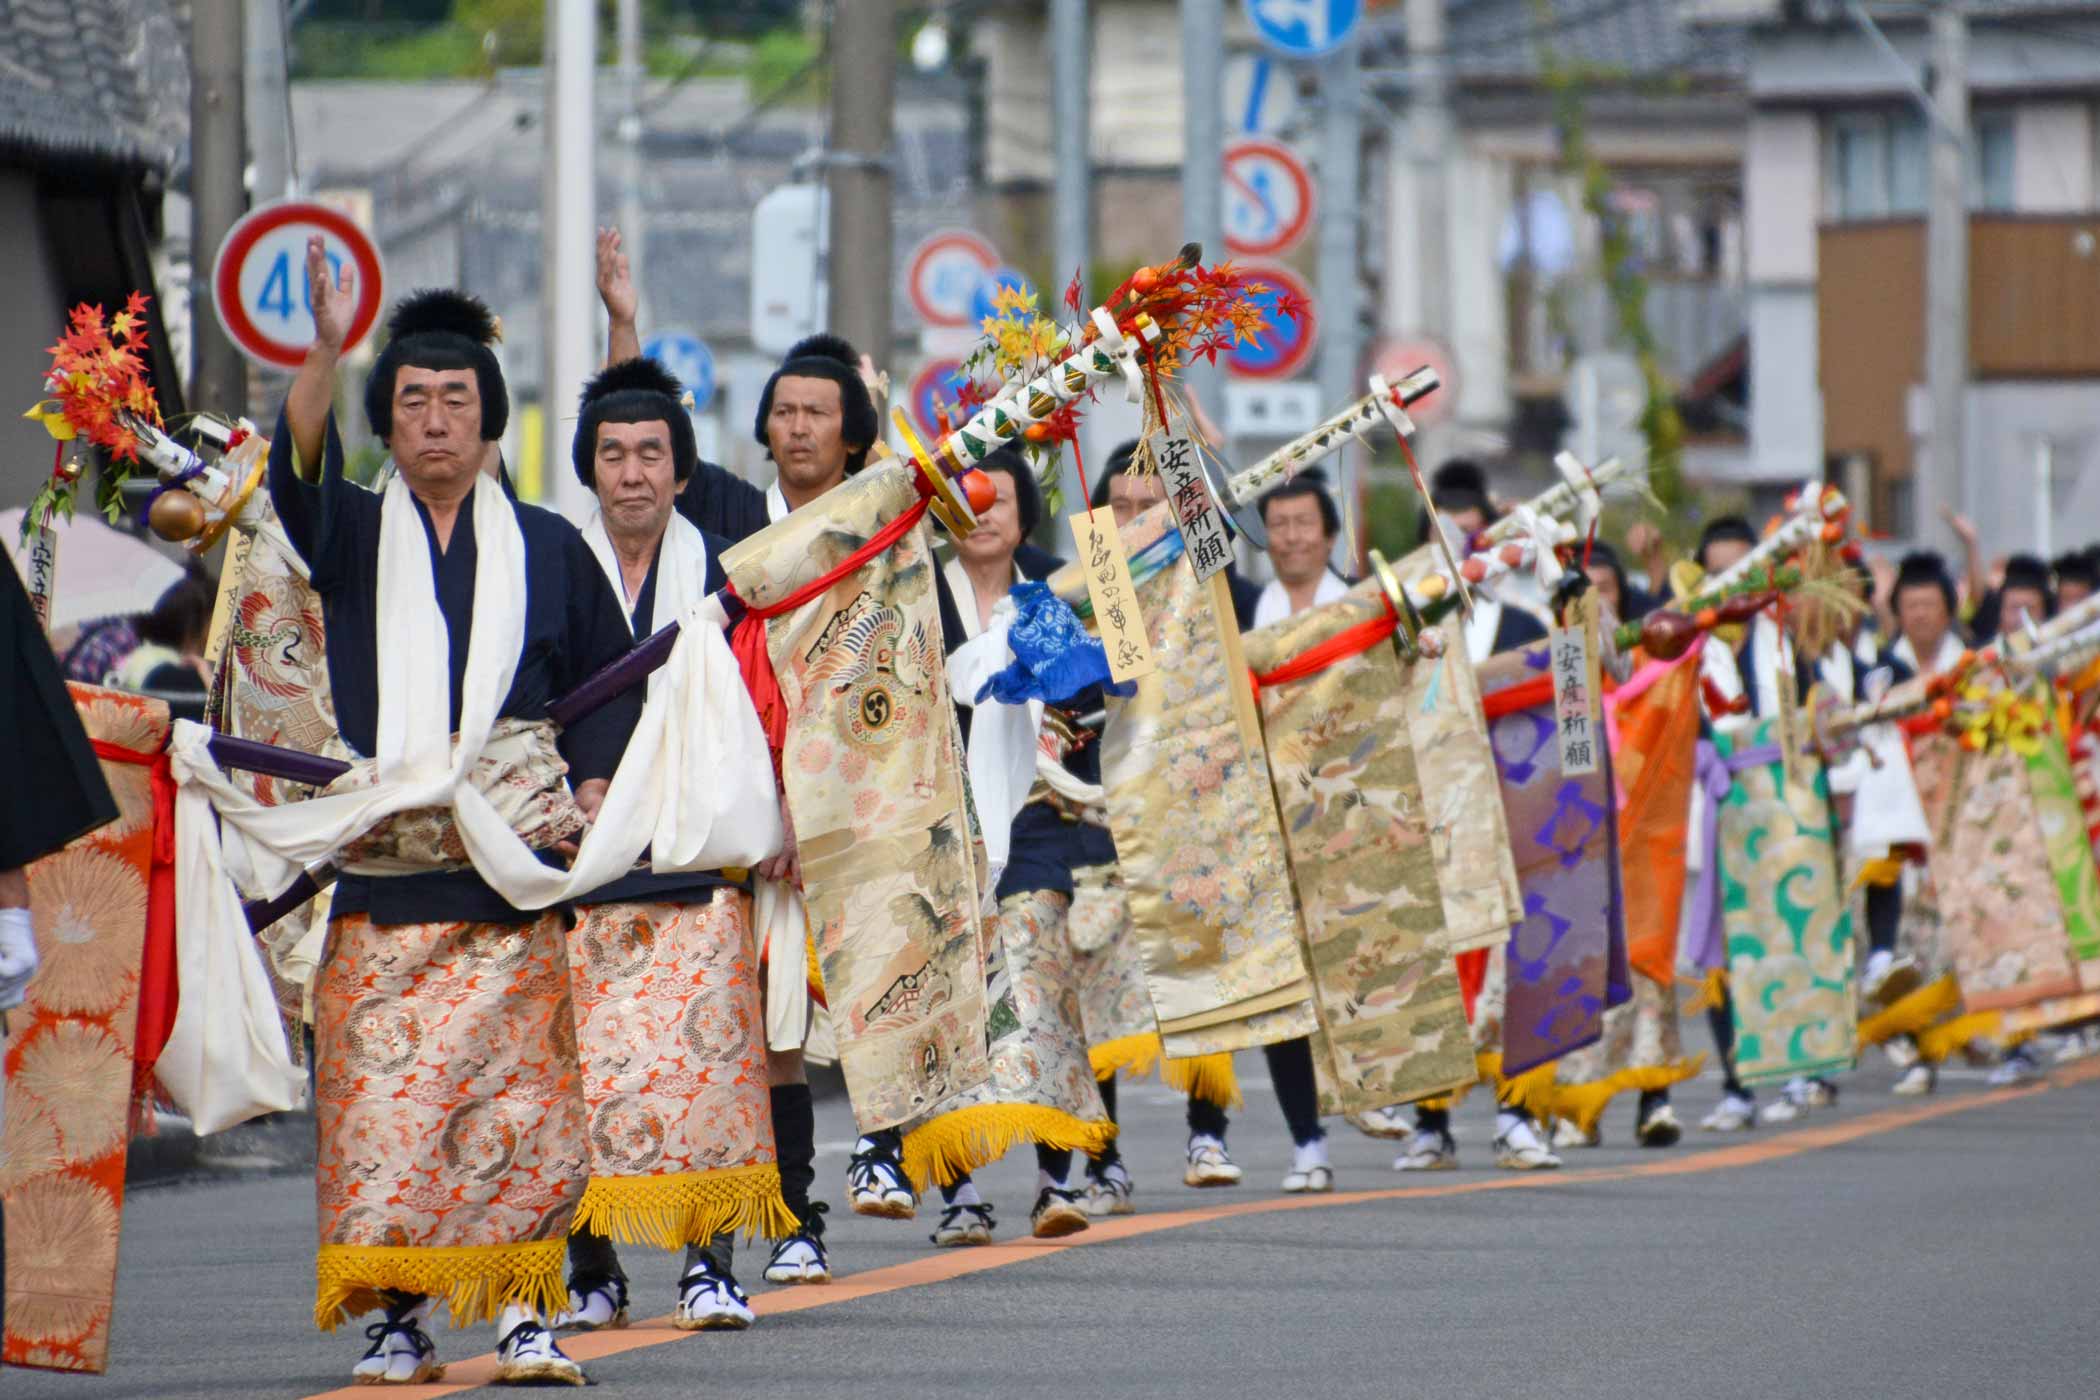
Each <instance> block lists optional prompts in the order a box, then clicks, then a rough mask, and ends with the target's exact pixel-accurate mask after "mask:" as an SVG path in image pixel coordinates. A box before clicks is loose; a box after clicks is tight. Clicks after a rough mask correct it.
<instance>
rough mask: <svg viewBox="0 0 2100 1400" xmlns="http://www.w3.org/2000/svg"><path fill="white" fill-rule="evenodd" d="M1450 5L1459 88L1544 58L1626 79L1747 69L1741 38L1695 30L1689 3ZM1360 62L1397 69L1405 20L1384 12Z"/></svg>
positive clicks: (1488, 1)
mask: <svg viewBox="0 0 2100 1400" xmlns="http://www.w3.org/2000/svg"><path fill="white" fill-rule="evenodd" d="M1546 8H1547V9H1549V10H1550V12H1551V16H1552V17H1551V18H1550V19H1547V18H1545V17H1543V16H1541V14H1540V13H1539V5H1538V3H1537V0H1453V3H1451V5H1450V6H1449V9H1448V11H1447V17H1446V24H1447V26H1448V34H1447V36H1446V40H1445V42H1446V46H1447V49H1448V52H1449V54H1450V57H1451V68H1452V73H1453V76H1454V77H1455V78H1456V79H1457V80H1458V81H1459V82H1460V83H1492V82H1506V81H1521V80H1525V79H1530V78H1535V77H1537V76H1538V73H1539V69H1540V66H1541V61H1542V60H1543V58H1544V57H1545V56H1546V54H1547V53H1548V52H1550V53H1551V54H1553V55H1554V56H1555V57H1557V58H1558V59H1560V60H1561V61H1562V62H1564V63H1570V64H1579V65H1582V66H1584V67H1587V68H1591V69H1594V70H1599V71H1600V72H1602V73H1605V74H1612V73H1618V74H1624V75H1625V76H1627V77H1662V76H1671V77H1678V78H1684V79H1689V80H1694V81H1698V80H1706V81H1716V80H1719V81H1734V80H1739V79H1740V78H1741V76H1742V75H1743V73H1744V72H1745V71H1746V70H1747V68H1748V50H1747V45H1746V43H1745V41H1744V38H1743V36H1742V35H1741V34H1740V33H1739V32H1732V31H1729V30H1715V29H1704V28H1699V27H1697V26H1695V25H1694V24H1693V23H1692V20H1693V19H1694V18H1695V15H1694V11H1696V10H1697V8H1698V3H1697V0H1546ZM1367 38H1368V40H1369V50H1370V52H1369V55H1368V57H1369V61H1370V62H1371V63H1372V64H1373V65H1374V66H1384V65H1388V64H1399V63H1402V62H1404V61H1405V57H1406V52H1407V39H1406V22H1405V19H1404V17H1402V16H1401V15H1399V14H1397V13H1394V12H1388V13H1387V14H1386V15H1384V16H1382V17H1381V18H1379V19H1377V20H1375V21H1373V27H1372V29H1371V30H1370V31H1369V33H1368V35H1367Z"/></svg>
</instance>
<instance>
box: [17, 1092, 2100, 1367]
mask: <svg viewBox="0 0 2100 1400" xmlns="http://www.w3.org/2000/svg"><path fill="white" fill-rule="evenodd" d="M1260 1064H1261V1061H1260V1059H1259V1057H1258V1056H1242V1057H1241V1067H1242V1069H1243V1070H1244V1071H1246V1072H1247V1073H1248V1078H1247V1080H1246V1081H1245V1083H1246V1087H1247V1089H1248V1098H1249V1102H1248V1107H1247V1109H1246V1111H1245V1112H1243V1113H1241V1114H1239V1115H1237V1116H1236V1119H1235V1124H1234V1131H1233V1134H1232V1146H1233V1149H1234V1153H1235V1155H1236V1157H1237V1158H1238V1160H1239V1161H1240V1162H1241V1163H1242V1165H1244V1166H1245V1167H1246V1168H1247V1171H1248V1181H1247V1184H1245V1185H1243V1186H1241V1187H1239V1188H1238V1189H1236V1190H1226V1191H1203V1192H1198V1191H1191V1190H1188V1189H1185V1188H1183V1187H1182V1186H1181V1185H1180V1167H1179V1162H1180V1150H1181V1142H1182V1128H1181V1122H1180V1112H1179V1107H1178V1102H1177V1101H1176V1100H1175V1099H1174V1098H1173V1096H1172V1095H1171V1094H1168V1093H1166V1092H1164V1091H1162V1090H1160V1089H1159V1087H1158V1086H1157V1085H1156V1084H1152V1085H1145V1084H1139V1085H1128V1086H1126V1087H1125V1090H1124V1094H1123V1100H1124V1108H1125V1117H1126V1126H1125V1148H1124V1150H1125V1155H1126V1157H1127V1158H1128V1159H1129V1161H1130V1163H1131V1166H1132V1169H1133V1171H1134V1173H1135V1174H1136V1177H1137V1180H1138V1197H1137V1200H1138V1204H1139V1206H1140V1213H1139V1214H1138V1215H1136V1216H1133V1217H1130V1218H1129V1219H1128V1220H1125V1221H1117V1222H1114V1223H1113V1224H1109V1225H1106V1226H1105V1227H1097V1228H1096V1229H1094V1230H1092V1231H1089V1232H1088V1233H1087V1234H1083V1235H1079V1236H1075V1237H1073V1240H1072V1241H1068V1242H1059V1246H1063V1247H1051V1246H1045V1245H1042V1244H1038V1243H1036V1242H1033V1241H1030V1240H1028V1239H1027V1238H1026V1215H1027V1207H1028V1204H1029V1202H1030V1200H1031V1198H1032V1196H1033V1194H1034V1165H1033V1161H1032V1159H1031V1158H1030V1156H1029V1154H1026V1153H1018V1152H1017V1153H1015V1154H1013V1155H1012V1156H1010V1157H1009V1158H1008V1159H1007V1160H1006V1161H1005V1162H1003V1163H1001V1164H999V1165H998V1166H997V1167H995V1168H993V1169H991V1170H988V1171H987V1172H985V1173H983V1174H982V1176H981V1177H980V1181H981V1183H982V1185H983V1187H984V1188H985V1190H986V1194H987V1195H988V1196H989V1197H990V1198H991V1199H992V1200H993V1201H994V1202H995V1204H996V1205H997V1206H998V1207H999V1209H1000V1212H1001V1217H1002V1220H1001V1230H1000V1237H1001V1239H1002V1240H1011V1241H1014V1242H1013V1243H1010V1244H1004V1245H1000V1246H995V1247H993V1248H990V1249H978V1250H935V1249H933V1248H932V1247H931V1246H929V1245H928V1244H927V1243H926V1232H927V1230H929V1229H930V1228H931V1225H932V1220H931V1218H930V1217H931V1216H932V1214H933V1212H931V1211H928V1210H925V1209H922V1210H921V1212H920V1219H919V1220H918V1221H916V1222H911V1223H909V1224H906V1223H899V1222H891V1221H877V1220H865V1219H857V1218H855V1217H853V1216H851V1215H848V1214H845V1213H844V1207H843V1200H844V1189H843V1183H842V1176H843V1172H844V1167H845V1155H846V1150H847V1139H848V1137H849V1135H850V1132H851V1128H850V1125H849V1123H848V1121H847V1115H846V1113H845V1111H844V1106H843V1104H838V1103H833V1104H828V1105H824V1106H823V1107H822V1108H821V1109H820V1119H819V1141H820V1143H822V1144H824V1146H823V1155H822V1157H821V1159H820V1163H819V1170H820V1178H819V1193H818V1194H819V1195H820V1196H823V1195H828V1196H829V1197H830V1199H832V1200H833V1201H834V1202H835V1203H838V1204H839V1206H840V1209H839V1211H837V1212H835V1213H834V1215H833V1217H832V1219H833V1231H832V1235H831V1237H830V1243H831V1246H832V1261H833V1267H834V1269H835V1270H836V1271H837V1272H838V1274H839V1279H838V1281H837V1282H835V1283H834V1284H832V1285H831V1286H829V1287H826V1288H804V1289H790V1290H769V1291H762V1292H761V1293H760V1294H759V1298H760V1300H761V1302H760V1306H761V1311H762V1315H761V1317H760V1320H759V1323H758V1325H757V1326H756V1327H755V1328H753V1329H752V1330H750V1331H748V1332H744V1333H704V1334H697V1335H688V1334H683V1333H675V1332H671V1331H669V1330H668V1329H661V1328H657V1327H651V1326H648V1325H639V1324H638V1325H637V1326H636V1327H634V1328H631V1329H629V1330H628V1331H626V1332H623V1333H614V1334H604V1335H603V1336H602V1337H601V1338H598V1339H588V1340H586V1341H584V1342H582V1343H579V1344H578V1345H577V1346H576V1347H574V1348H573V1349H572V1350H573V1352H574V1354H576V1355H578V1356H579V1358H585V1357H588V1358H589V1359H588V1360H587V1364H588V1365H589V1366H590V1369H591V1374H592V1377H593V1379H594V1381H595V1382H596V1383H597V1385H598V1386H600V1387H601V1388H602V1389H603V1390H604V1393H607V1394H615V1393H616V1394H619V1395H621V1396H631V1397H637V1400H641V1398H642V1397H648V1398H649V1400H654V1397H670V1396H677V1397H695V1396H699V1397H712V1396H724V1397H727V1396H736V1397H744V1396H764V1397H767V1400H792V1397H801V1396H823V1397H832V1396H855V1397H884V1396H907V1395H909V1396H914V1397H916V1396H934V1397H946V1396H957V1397H961V1396H969V1397H976V1396H998V1397H1001V1400H1020V1398H1021V1397H1031V1396H1046V1397H1048V1396H1057V1397H1074V1396H1100V1395H1141V1396H1147V1397H1154V1396H1177V1397H1178V1396H1188V1397H1192V1398H1194V1397H1201V1400H1224V1398H1225V1397H1238V1396H1247V1397H1263V1400H1268V1398H1269V1397H1278V1396H1309V1397H1328V1396H1381V1397H1385V1396H1409V1397H1414V1396H1421V1397H1435V1400H1469V1398H1470V1397H1476V1396H1477V1397H1494V1400H1505V1398H1506V1397H1511V1396H1540V1397H1554V1400H1588V1397H1598V1398H1599V1400H1603V1397H1611V1398H1612V1400H1621V1398H1622V1397H1639V1396H1670V1397H1676V1396H1700V1397H1709V1398H1710V1400H1730V1398H1731V1397H1737V1396H1741V1397H1744V1400H1750V1398H1751V1397H1756V1400H1769V1398H1770V1397H1774V1396H1780V1397H1785V1396H1816V1397H1822V1396H1843V1397H1848V1400H1849V1398H1850V1397H1882V1396H1887V1397H1905V1400H1912V1398H1913V1397H1936V1396H1969V1395H1978V1396H1989V1397H1992V1400H2019V1398H2020V1397H2027V1396H2033V1397H2038V1400H2040V1398H2042V1397H2046V1400H2066V1397H2072V1396H2079V1395H2091V1394H2095V1393H2096V1392H2100V1382H2096V1381H2095V1380H2094V1375H2095V1369H2094V1363H2093V1360H2092V1346H2091V1323H2090V1320H2089V1319H2090V1314H2091V1309H2092V1301H2091V1298H2092V1291H2091V1280H2092V1276H2093V1271H2094V1267H2095V1265H2096V1264H2100V1212H2096V1211H2095V1210H2094V1208H2093V1199H2092V1192H2093V1191H2094V1188H2095V1184H2096V1177H2095V1173H2094V1171H2093V1149H2094V1146H2095V1133H2094V1121H2095V1115H2096V1112H2100V1063H2095V1062H2092V1061H2087V1062H2083V1063H2081V1064H2079V1065H2075V1066H2073V1067H2071V1068H2070V1069H2068V1070H2064V1071H2059V1072H2058V1073H2057V1074H2056V1076H2055V1077H2054V1079H2053V1080H2052V1081H2051V1082H2049V1083H2048V1084H2046V1085H2045V1086H2039V1087H2035V1088H2030V1089H2027V1090H2015V1091H1990V1090H1986V1089H1985V1088H1984V1087H1983V1086H1982V1084H1981V1083H1980V1076H1977V1075H1975V1074H1973V1073H1965V1072H1960V1071H1956V1072H1954V1073H1952V1074H1951V1075H1950V1076H1949V1079H1948V1081H1947V1082H1946V1083H1944V1084H1943V1086H1942V1089H1941V1091H1940V1093H1939V1094H1938V1095H1936V1096H1935V1097H1933V1098H1930V1099H1926V1100H1922V1101H1921V1100H1906V1099H1895V1098H1892V1097H1891V1096H1890V1095H1889V1094H1888V1092H1887V1086H1888V1084H1889V1083H1890V1081H1891V1078H1892V1076H1891V1075H1890V1074H1889V1072H1888V1071H1887V1070H1886V1068H1885V1067H1883V1066H1881V1065H1880V1064H1879V1063H1878V1062H1876V1063H1875V1064H1874V1065H1872V1066H1871V1067H1869V1068H1867V1069H1864V1070H1862V1071H1861V1072H1859V1073H1857V1074H1854V1075H1851V1076H1848V1077H1847V1078H1846V1080H1845V1081H1844V1084H1845V1089H1846V1092H1845V1096H1844V1100H1843V1103H1842V1104H1841V1105H1840V1106H1839V1107H1838V1108H1837V1109H1834V1110H1826V1111H1821V1112H1817V1113H1815V1114H1812V1115H1810V1116H1808V1117H1807V1118H1805V1119H1803V1120H1802V1121H1800V1122H1799V1123H1796V1124H1793V1125H1790V1126H1786V1127H1774V1128H1764V1129H1759V1130H1758V1131H1756V1132H1754V1133H1750V1134H1746V1135H1743V1136H1739V1137H1732V1138H1727V1139H1715V1138H1712V1137H1706V1136H1703V1135H1699V1134H1696V1133H1695V1134H1693V1135H1691V1136H1690V1137H1688V1138H1687V1139H1686V1141H1685V1143H1684V1144H1683V1145H1681V1146H1679V1147H1677V1148H1675V1149H1672V1150H1670V1151H1667V1152H1643V1151H1639V1150H1637V1149H1634V1148H1632V1147H1631V1146H1629V1145H1627V1140H1628V1138H1629V1136H1630V1130H1631V1115H1632V1100H1631V1096H1628V1097H1627V1098H1625V1099H1623V1100H1622V1101H1621V1102H1619V1103H1617V1104H1614V1106H1613V1112H1612V1114H1611V1116H1610V1117H1609V1118H1608V1119H1607V1122H1606V1132H1607V1143H1606V1145H1605V1146H1604V1147H1602V1148H1599V1149H1596V1150H1591V1151H1580V1152H1574V1153H1570V1154H1567V1156H1568V1167H1567V1169H1566V1170H1563V1171H1561V1172H1558V1173H1543V1174H1534V1175H1531V1176H1523V1175H1519V1174H1515V1173H1506V1172H1500V1171H1497V1170H1496V1169H1495V1168H1494V1167H1493V1166H1492V1165H1491V1163H1490V1160H1489V1155H1488V1149H1487V1138H1488V1135H1489V1126H1488V1125H1489V1110H1488V1105H1487V1103H1486V1100H1485V1097H1484V1096H1476V1097H1475V1098H1474V1099H1473V1100H1471V1101H1470V1102H1469V1103H1467V1104H1466V1105H1465V1106H1464V1107H1463V1108H1461V1110H1460V1111H1459V1114H1458V1118H1459V1123H1458V1129H1459V1138H1460V1158H1461V1162H1462V1164H1463V1165H1462V1170H1460V1171H1457V1172H1453V1173H1444V1174H1439V1175H1435V1176H1430V1177H1426V1178H1424V1177H1402V1176H1397V1175H1395V1174H1394V1173H1393V1172H1392V1171H1391V1169H1390V1161H1391V1157H1392V1146H1391V1145H1390V1144H1385V1143H1379V1142H1374V1141H1372V1140H1370V1139H1367V1138H1364V1137H1361V1136H1359V1135H1358V1134H1357V1133H1356V1132H1355V1131H1354V1130H1352V1129H1348V1128H1341V1129H1339V1130H1338V1131H1337V1133H1336V1134H1335V1139H1334V1156H1335V1160H1336V1166H1337V1171H1338V1177H1339V1183H1338V1184H1339V1187H1340V1191H1339V1194H1338V1195H1336V1196H1334V1197H1328V1198H1303V1197H1300V1198H1285V1197H1282V1196H1281V1195H1280V1194H1278V1193H1277V1191H1276V1189H1275V1187H1276V1183H1277V1181H1278V1180H1279V1179H1280V1177H1281V1176H1282V1173H1283V1171H1284V1169H1285V1167H1286V1166H1287V1165H1288V1162H1289V1147H1288V1143H1287V1140H1286V1138H1285V1136H1284V1132H1283V1126H1282V1122H1281V1118H1280V1115H1279V1114H1278V1113H1277V1111H1276V1107H1275V1102H1274V1099H1273V1097H1271V1096H1270V1095H1268V1094H1267V1092H1266V1085H1265V1083H1264V1081H1262V1080H1260V1079H1259V1078H1258V1073H1259V1068H1260ZM1715 1092H1716V1091H1715V1088H1714V1086H1713V1083H1712V1080H1711V1079H1710V1078H1709V1079H1708V1080H1707V1081H1705V1082H1702V1083H1699V1084H1694V1085H1688V1086H1685V1087H1684V1088H1683V1089H1680V1091H1679V1094H1678V1100H1679V1111H1680V1113H1683V1114H1684V1116H1685V1117H1686V1118H1687V1120H1688V1121H1690V1120H1692V1119H1694V1118H1696V1116H1697V1115H1698V1114H1699V1113H1702V1112H1704V1111H1705V1109H1706V1108H1707V1107H1708V1106H1709V1105H1710V1104H1711V1103H1712V1101H1713V1098H1714V1096H1715ZM1381 1193H1384V1194H1381ZM1308 1202H1309V1203H1308ZM125 1229H126V1234H125V1238H124V1248H123V1257H122V1265H121V1283H120V1289H119V1296H118V1305H117V1316H116V1320H115V1328H114V1336H115V1346H114V1354H113V1357H112V1362H111V1368H110V1374H109V1375H107V1376H105V1377H99V1378H97V1377H83V1376H58V1375H50V1374H46V1373H39V1372H31V1371H20V1370H5V1371H0V1396H5V1397H6V1400H46V1397H49V1398H50V1400H103V1398H104V1397H119V1396H122V1397H155V1400H175V1397H190V1396H197V1397H205V1396H210V1397H246V1396H266V1397H306V1396H313V1395H317V1394H320V1393H323V1392H327V1391H330V1390H333V1389H335V1388H337V1387H341V1386H343V1385H345V1383H346V1382H347V1381H348V1378H349V1368H350V1365H351V1363H352V1362H353V1361H354V1360H355V1359H356V1357H357V1355H358V1354H359V1353H360V1352H361V1350H362V1348H363V1340H362V1338H361V1336H360V1335H359V1334H358V1333H357V1332H355V1331H352V1330H350V1329H344V1330H343V1331H340V1332H337V1333H334V1334H321V1333H317V1332H315V1331H314V1329H313V1327H312V1325H311V1322H310V1321H309V1318H310V1312H311V1301H312V1291H313V1272H312V1268H313V1264H312V1260H313V1254H312V1250H313V1205H312V1192H311V1186H310V1184H309V1183H308V1182H306V1181H303V1180H301V1179H299V1178H297V1177H283V1176H280V1177H270V1178H255V1179H247V1180H239V1181H219V1182H213V1183H210V1184H204V1185H172V1186H165V1187H158V1188H155V1189H151V1190H144V1191H138V1192H135V1193H134V1194H133V1196H132V1199H131V1202H130V1205H129V1207H128V1210H127V1213H126V1218H125ZM748 1262H749V1263H750V1264H751V1265H752V1267H750V1268H747V1269H745V1270H743V1272H745V1273H747V1274H749V1275H751V1276H752V1277H754V1278H755V1276H756V1273H757V1267H756V1266H757V1263H758V1260H757V1258H756V1257H755V1256H754V1257H753V1258H752V1259H751V1260H749V1261H748ZM627 1264H628V1272H629V1274H630V1276H631V1277H632V1278H633V1280H634V1287H635V1294H636V1298H635V1301H636V1316H637V1318H658V1317H661V1315H662V1314H664V1313H666V1312H668V1311H669V1309H670V1307H671V1305H672V1303H673V1301H674V1299H673V1297H672V1289H673V1285H674V1282H675V1279H676V1264H675V1261H674V1260H673V1259H672V1258H671V1257H670V1256H668V1255H660V1254H656V1253H655V1252H653V1251H645V1250H636V1251H632V1252H631V1253H630V1254H629V1255H628V1260H627ZM951 1275H952V1276H951ZM436 1335H437V1340H438V1344H439V1348H440V1354H441V1355H442V1356H443V1357H444V1358H445V1359H447V1360H448V1361H452V1362H454V1363H455V1364H454V1368H453V1376H452V1378H451V1379H453V1380H456V1381H457V1380H465V1381H471V1380H472V1379H474V1377H475V1375H476V1374H477V1372H478V1371H479V1370H480V1368H481V1365H485V1362H482V1363H477V1362H476V1361H475V1360H474V1358H477V1357H483V1356H484V1355H485V1353H487V1351H488V1350H489V1348H490V1347H491V1346H492V1345H493V1341H494V1338H493V1334H492V1330H491V1329H489V1328H487V1327H481V1328H475V1329H471V1330H468V1331H464V1332H460V1331H453V1330H451V1329H449V1328H441V1329H440V1330H439V1331H438V1333H437V1334H436ZM600 1344H604V1345H609V1346H611V1347H613V1348H622V1349H621V1350H617V1351H616V1352H615V1353H614V1354H611V1355H599V1356H592V1355H591V1352H592V1351H593V1349H594V1348H595V1347H596V1346H598V1345H600ZM359 1393H361V1394H364V1395H370V1394H372V1392H371V1391H362V1392H359ZM440 1393H452V1392H451V1391H450V1389H449V1388H447V1389H424V1390H417V1391H408V1392H402V1394H403V1395H404V1397H405V1396H410V1395H414V1396H422V1395H435V1394H440Z"/></svg>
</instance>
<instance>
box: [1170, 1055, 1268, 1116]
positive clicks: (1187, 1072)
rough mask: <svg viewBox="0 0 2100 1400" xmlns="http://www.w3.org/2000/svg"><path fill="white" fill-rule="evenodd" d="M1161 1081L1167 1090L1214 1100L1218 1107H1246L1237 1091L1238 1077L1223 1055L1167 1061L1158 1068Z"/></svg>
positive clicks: (1244, 1098) (1195, 1056)
mask: <svg viewBox="0 0 2100 1400" xmlns="http://www.w3.org/2000/svg"><path fill="white" fill-rule="evenodd" d="M1159 1077H1160V1082H1162V1083H1163V1084H1165V1085H1166V1086H1167V1087H1168V1088H1169V1089H1175V1090H1178V1091H1180V1092H1181V1093H1184V1094H1187V1095H1188V1096H1189V1097H1190V1098H1192V1099H1201V1100H1202V1101H1203V1102H1205V1103H1214V1104H1217V1105H1218V1106H1219V1107H1221V1108H1245V1107H1246V1106H1247V1100H1246V1097H1245V1096H1244V1095H1243V1094H1241V1093H1240V1077H1239V1076H1238V1075H1237V1074H1235V1073H1233V1069H1232V1056H1230V1055H1226V1054H1217V1055H1194V1056H1191V1057H1190V1058H1188V1059H1185V1060H1171V1059H1170V1060H1168V1061H1167V1062H1166V1064H1165V1065H1163V1066H1162V1067H1161V1068H1160V1071H1159Z"/></svg>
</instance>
